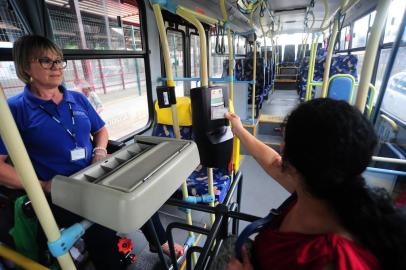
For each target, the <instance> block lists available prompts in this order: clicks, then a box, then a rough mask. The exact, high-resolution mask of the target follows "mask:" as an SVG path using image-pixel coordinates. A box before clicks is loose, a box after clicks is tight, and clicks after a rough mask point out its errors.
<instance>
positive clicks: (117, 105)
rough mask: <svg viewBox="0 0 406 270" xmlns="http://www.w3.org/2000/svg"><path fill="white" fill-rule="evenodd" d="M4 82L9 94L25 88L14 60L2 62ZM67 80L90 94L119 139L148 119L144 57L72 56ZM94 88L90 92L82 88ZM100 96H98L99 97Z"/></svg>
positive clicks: (112, 134) (0, 78) (0, 73)
mask: <svg viewBox="0 0 406 270" xmlns="http://www.w3.org/2000/svg"><path fill="white" fill-rule="evenodd" d="M0 84H1V86H2V87H3V89H4V92H5V94H6V96H7V97H11V96H15V95H17V94H19V93H21V92H22V90H23V88H24V84H23V83H22V82H21V81H20V80H19V79H18V78H17V75H16V72H15V68H14V63H13V62H0ZM64 84H65V86H66V87H67V88H68V89H70V90H75V91H79V92H82V93H83V94H85V95H87V96H88V98H89V101H90V102H91V104H92V105H93V106H94V107H95V109H96V110H97V111H98V113H99V114H100V116H101V118H102V119H103V120H104V121H105V122H106V127H107V129H108V131H109V138H110V139H112V140H118V139H120V138H122V137H124V136H126V135H128V134H130V133H132V132H134V131H136V130H138V129H141V128H142V127H144V126H145V125H146V124H147V122H148V99H147V88H146V81H145V66H144V60H143V59H134V58H131V59H130V58H125V59H95V60H70V61H68V66H67V67H66V69H65V71H64ZM87 87H89V88H90V90H91V91H90V92H86V89H85V90H82V89H84V88H87ZM95 96H96V97H95Z"/></svg>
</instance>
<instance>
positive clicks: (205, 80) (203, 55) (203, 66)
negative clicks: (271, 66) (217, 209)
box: [176, 7, 232, 224]
mask: <svg viewBox="0 0 406 270" xmlns="http://www.w3.org/2000/svg"><path fill="white" fill-rule="evenodd" d="M176 14H178V15H179V16H181V17H182V18H184V19H186V20H187V21H189V22H190V23H191V24H193V25H194V26H195V27H196V28H197V30H198V33H199V37H200V73H201V75H200V76H201V86H203V87H204V86H206V87H208V86H209V76H208V72H207V47H206V33H205V31H204V28H203V25H202V24H201V23H200V21H199V20H198V19H197V18H196V17H195V16H194V15H193V14H191V13H189V12H188V11H187V10H184V9H182V8H179V7H178V8H177V9H176ZM230 45H231V46H232V44H229V46H228V47H229V48H230ZM207 179H208V184H207V189H208V192H209V195H210V196H212V197H214V178H213V168H207ZM209 204H210V206H212V207H214V201H213V202H210V203H209ZM210 218H211V223H212V224H213V223H214V221H215V219H216V216H215V215H214V214H210Z"/></svg>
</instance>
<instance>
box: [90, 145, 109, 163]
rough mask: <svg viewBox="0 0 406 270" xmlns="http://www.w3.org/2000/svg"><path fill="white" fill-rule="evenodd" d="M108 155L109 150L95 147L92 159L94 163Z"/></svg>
mask: <svg viewBox="0 0 406 270" xmlns="http://www.w3.org/2000/svg"><path fill="white" fill-rule="evenodd" d="M106 157H107V150H106V149H104V148H100V147H95V148H94V149H93V159H92V164H93V163H96V162H98V161H100V160H102V159H104V158H106Z"/></svg>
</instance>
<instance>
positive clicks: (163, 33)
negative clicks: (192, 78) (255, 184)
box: [152, 4, 194, 237]
mask: <svg viewBox="0 0 406 270" xmlns="http://www.w3.org/2000/svg"><path fill="white" fill-rule="evenodd" d="M152 8H153V10H154V14H155V19H156V22H157V25H158V30H159V37H160V40H161V47H162V53H163V56H164V63H165V72H166V77H167V82H166V83H167V85H168V86H170V87H175V81H174V80H173V72H172V65H171V60H170V56H169V45H168V38H167V36H166V31H165V24H164V20H163V18H162V12H161V7H160V6H159V4H153V5H152ZM171 110H172V120H173V130H174V132H175V137H176V138H177V139H180V130H179V121H178V114H177V110H176V105H172V106H171ZM182 196H183V199H186V198H187V197H189V193H188V190H187V184H186V181H185V182H183V183H182ZM186 223H187V224H189V225H192V214H191V212H190V211H188V212H187V213H186ZM189 235H190V236H191V237H194V234H193V232H189Z"/></svg>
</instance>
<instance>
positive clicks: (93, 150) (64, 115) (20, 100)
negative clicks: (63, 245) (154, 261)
mask: <svg viewBox="0 0 406 270" xmlns="http://www.w3.org/2000/svg"><path fill="white" fill-rule="evenodd" d="M13 58H14V62H15V66H16V70H17V75H18V77H19V78H20V79H21V80H22V81H23V82H24V83H25V84H26V86H25V88H24V91H23V92H22V93H21V94H19V95H17V96H14V97H12V98H10V99H9V100H8V103H9V107H10V109H11V112H12V114H13V117H14V119H15V122H16V124H17V127H18V129H19V131H20V133H21V136H22V139H23V141H24V144H25V147H26V149H27V152H28V154H29V156H30V159H31V161H32V164H33V166H34V169H35V172H36V174H37V176H38V179H39V180H40V183H41V186H42V187H43V189H44V190H45V191H46V192H50V191H51V184H52V181H51V179H52V178H53V177H54V176H55V175H57V174H59V175H66V176H68V175H71V174H73V173H75V172H77V171H79V170H81V169H83V168H85V167H86V166H88V165H90V164H91V163H94V162H97V161H99V160H101V159H103V158H105V157H106V155H107V150H106V147H107V142H108V132H107V129H106V127H105V123H104V121H103V120H102V119H101V118H100V116H99V115H98V114H97V112H96V111H95V109H94V108H93V107H92V105H91V104H90V103H89V101H88V100H87V98H86V97H85V96H84V95H82V94H81V93H78V92H74V91H69V90H67V89H65V87H63V86H62V85H61V83H62V79H63V69H64V68H65V67H66V65H67V62H66V60H64V59H63V54H62V51H61V49H59V48H58V47H57V46H56V45H55V44H53V43H52V42H51V41H49V40H48V39H46V38H44V37H41V36H35V35H31V36H24V37H22V38H20V39H19V40H18V41H16V42H15V43H14V47H13ZM91 136H92V138H93V144H92V142H91ZM93 145H94V146H93ZM7 157H8V153H7V150H6V148H5V145H4V144H3V142H2V141H1V139H0V185H3V186H6V187H8V188H11V189H22V188H23V186H22V184H21V181H20V178H19V176H18V175H17V172H16V170H15V169H14V167H13V166H11V165H9V164H8V163H6V159H7ZM51 207H52V210H53V213H54V215H55V218H56V220H57V222H58V224H59V226H61V227H67V226H70V225H72V224H73V223H75V222H77V221H78V220H80V219H81V218H80V217H78V216H76V215H74V214H72V213H70V212H68V211H66V210H64V209H62V208H59V207H57V206H55V205H51ZM153 221H154V224H155V227H156V229H157V233H158V237H159V238H160V242H161V244H162V245H163V248H164V251H166V252H168V246H167V243H166V242H167V240H166V237H165V231H164V229H163V227H162V224H161V223H160V221H159V217H158V215H155V216H154V217H153ZM142 230H143V232H144V234H145V235H146V237H147V239H148V240H150V239H151V236H150V232H149V231H148V230H147V229H146V228H142ZM84 239H85V242H86V245H87V249H88V251H89V253H90V256H91V258H92V261H93V262H94V264H95V266H96V269H98V270H99V269H120V268H122V266H121V264H120V256H119V252H118V249H117V240H118V237H117V236H116V233H115V232H113V231H111V230H109V229H107V228H104V227H102V226H100V225H93V226H92V227H91V228H90V229H88V231H87V232H86V234H85V236H84ZM176 251H177V253H178V255H181V254H182V253H183V248H182V247H181V246H179V245H177V246H176Z"/></svg>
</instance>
